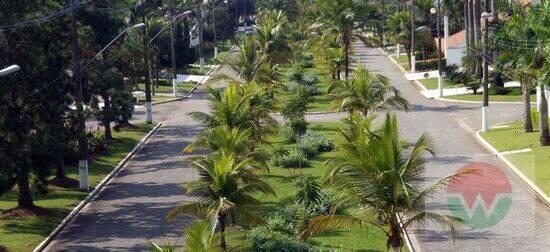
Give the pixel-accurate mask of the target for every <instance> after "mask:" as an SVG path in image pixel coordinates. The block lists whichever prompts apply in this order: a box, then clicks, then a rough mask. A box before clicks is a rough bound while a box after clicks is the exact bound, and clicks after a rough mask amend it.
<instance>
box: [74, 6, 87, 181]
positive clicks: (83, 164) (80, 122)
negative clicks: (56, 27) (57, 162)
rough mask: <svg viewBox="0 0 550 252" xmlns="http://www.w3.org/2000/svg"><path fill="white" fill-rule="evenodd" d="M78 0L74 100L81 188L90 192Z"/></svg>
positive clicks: (75, 13) (75, 28)
mask: <svg viewBox="0 0 550 252" xmlns="http://www.w3.org/2000/svg"><path fill="white" fill-rule="evenodd" d="M77 2H78V1H77V0H73V5H74V9H73V15H72V17H71V37H72V45H71V49H72V56H73V64H74V67H73V69H72V71H73V81H74V87H75V89H74V92H75V93H74V98H75V105H76V117H77V119H76V120H77V126H78V127H77V128H78V130H77V131H78V154H79V160H78V173H79V176H78V177H79V182H80V183H79V188H80V190H85V191H88V189H89V185H88V140H87V139H86V118H85V117H84V104H83V102H82V80H81V76H80V50H79V48H78V29H77V17H76V16H77V15H78V8H76V5H77Z"/></svg>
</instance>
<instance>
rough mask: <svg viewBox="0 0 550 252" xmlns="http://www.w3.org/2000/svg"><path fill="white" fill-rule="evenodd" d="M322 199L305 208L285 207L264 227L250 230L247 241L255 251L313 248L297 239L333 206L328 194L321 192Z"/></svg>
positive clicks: (300, 205)
mask: <svg viewBox="0 0 550 252" xmlns="http://www.w3.org/2000/svg"><path fill="white" fill-rule="evenodd" d="M322 195H323V197H322V198H321V200H320V201H319V203H318V204H315V205H311V206H309V207H308V208H306V207H305V206H304V205H302V204H298V203H293V204H289V205H287V206H286V207H285V208H283V209H282V210H281V211H279V212H276V213H275V214H273V215H270V216H269V217H268V218H267V220H266V222H267V225H266V226H261V227H257V228H254V229H252V230H250V231H249V232H248V233H247V236H246V237H247V239H248V240H250V241H251V243H252V245H253V247H254V250H255V251H308V250H312V249H315V248H314V247H313V246H311V245H309V244H307V243H305V242H303V241H300V240H298V239H297V236H298V234H299V233H300V232H301V231H302V230H304V229H305V228H306V227H307V225H308V223H309V221H310V220H311V219H312V218H313V217H315V216H318V215H325V214H328V213H329V211H330V209H331V207H332V206H334V202H335V201H334V199H333V197H332V196H330V194H328V193H325V192H322Z"/></svg>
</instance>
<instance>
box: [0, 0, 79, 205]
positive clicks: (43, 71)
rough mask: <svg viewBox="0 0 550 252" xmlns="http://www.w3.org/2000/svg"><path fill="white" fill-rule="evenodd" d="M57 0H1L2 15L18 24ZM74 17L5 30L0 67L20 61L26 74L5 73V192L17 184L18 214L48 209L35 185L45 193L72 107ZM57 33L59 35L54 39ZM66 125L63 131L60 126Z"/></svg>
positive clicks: (0, 100)
mask: <svg viewBox="0 0 550 252" xmlns="http://www.w3.org/2000/svg"><path fill="white" fill-rule="evenodd" d="M60 7H61V4H60V2H58V1H49V4H38V3H37V2H36V1H31V0H22V1H2V2H0V20H4V21H6V22H12V23H17V22H19V21H20V18H21V17H27V15H28V13H49V12H52V11H55V10H56V9H58V8H60ZM68 27H69V20H68V19H67V18H59V19H55V20H51V21H50V22H45V23H42V24H41V25H40V26H28V27H18V26H13V27H8V28H2V29H1V30H0V66H6V65H12V64H18V65H19V66H20V67H21V71H20V72H21V73H22V74H12V75H9V76H2V77H0V139H1V140H0V163H1V164H2V165H1V166H0V174H1V176H0V177H1V178H2V181H1V182H0V183H2V185H1V186H0V189H1V191H0V193H3V192H6V191H7V190H10V189H12V188H13V186H17V209H21V210H24V211H15V212H13V213H14V214H43V213H45V212H44V211H43V209H41V208H38V207H36V206H35V205H34V203H33V196H32V191H31V183H32V185H33V186H32V187H33V188H37V189H39V190H40V191H42V192H45V189H46V185H47V183H46V179H47V177H48V175H49V173H50V170H51V168H52V166H53V164H54V162H52V161H55V160H56V159H59V156H56V155H54V154H55V153H53V152H52V151H51V149H49V147H51V146H55V148H56V149H57V148H58V147H60V146H59V138H58V137H59V134H60V133H62V132H63V130H62V128H63V121H62V116H64V115H65V114H66V113H67V111H68V106H67V105H68V99H67V95H68V92H69V91H70V89H69V88H68V85H69V83H68V81H67V79H65V78H63V77H64V76H63V75H64V71H65V69H66V66H67V65H69V62H70V53H69V47H68V44H67V43H65V42H66V41H70V34H69V33H68V31H69V29H68ZM51 34H56V35H57V36H58V38H59V39H58V40H54V41H52V40H51ZM58 130H61V131H58Z"/></svg>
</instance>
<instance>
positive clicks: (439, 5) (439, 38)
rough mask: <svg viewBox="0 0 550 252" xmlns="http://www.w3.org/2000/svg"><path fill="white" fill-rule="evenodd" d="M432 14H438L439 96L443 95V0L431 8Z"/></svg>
mask: <svg viewBox="0 0 550 252" xmlns="http://www.w3.org/2000/svg"><path fill="white" fill-rule="evenodd" d="M430 12H431V13H432V14H434V13H435V15H436V19H435V20H436V23H435V25H436V32H437V90H438V91H439V92H438V95H439V97H443V88H444V87H443V72H442V71H441V67H442V64H441V49H442V48H441V15H440V14H441V0H437V7H436V8H432V9H430Z"/></svg>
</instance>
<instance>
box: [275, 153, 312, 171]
mask: <svg viewBox="0 0 550 252" xmlns="http://www.w3.org/2000/svg"><path fill="white" fill-rule="evenodd" d="M271 161H272V162H273V164H275V165H276V166H280V167H283V168H302V167H309V166H310V163H309V161H308V160H307V156H306V155H305V154H304V153H303V152H301V151H300V150H298V149H297V148H294V149H290V150H289V151H288V153H285V154H280V155H275V156H273V157H272V158H271Z"/></svg>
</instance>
